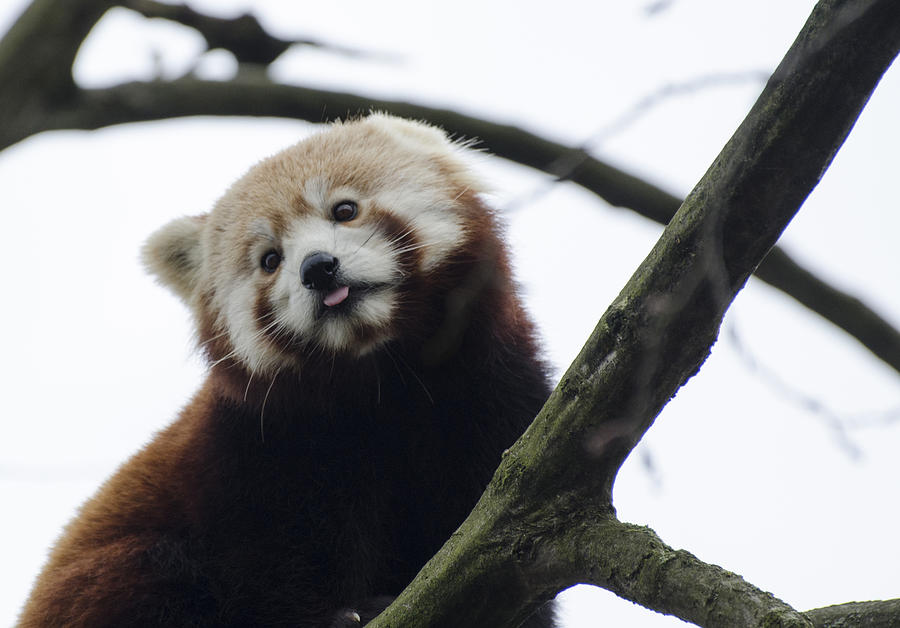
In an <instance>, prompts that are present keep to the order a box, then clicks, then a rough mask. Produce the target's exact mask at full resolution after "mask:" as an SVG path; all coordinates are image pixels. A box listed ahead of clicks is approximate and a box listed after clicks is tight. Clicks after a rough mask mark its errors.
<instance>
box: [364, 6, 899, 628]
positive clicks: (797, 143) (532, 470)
mask: <svg viewBox="0 0 900 628" xmlns="http://www.w3.org/2000/svg"><path fill="white" fill-rule="evenodd" d="M898 50H900V4H898V3H896V2H895V1H894V0H870V1H867V2H854V3H851V4H848V3H844V2H841V1H840V0H822V1H821V2H819V4H818V5H817V6H816V8H815V9H814V10H813V13H812V15H811V16H810V18H809V20H808V21H807V23H806V25H805V26H804V28H803V30H802V31H801V33H800V35H799V36H798V38H797V40H796V42H795V43H794V45H793V46H792V47H791V50H790V51H789V52H788V54H787V55H786V56H785V59H784V60H783V61H782V63H781V65H780V66H779V68H778V70H777V71H776V73H775V75H774V76H773V78H772V79H771V80H770V81H769V84H768V85H767V87H766V89H765V90H764V91H763V93H762V95H761V96H760V98H759V100H758V101H757V103H756V104H755V105H754V107H753V109H752V110H751V111H750V113H749V114H748V116H747V118H746V119H745V120H744V122H743V123H742V124H741V126H740V128H739V129H738V130H737V132H736V133H735V135H734V136H733V137H732V138H731V140H730V141H729V142H728V144H727V145H726V146H725V148H724V149H723V150H722V152H721V153H720V154H719V157H718V158H717V159H716V161H715V162H714V164H713V165H712V166H711V167H710V169H709V171H707V173H706V174H705V175H704V177H703V178H702V179H701V181H700V182H699V183H698V184H697V186H696V187H695V188H694V190H693V191H692V192H691V194H690V195H689V196H688V198H687V199H686V200H685V202H684V204H683V205H682V207H681V209H680V210H679V211H678V213H677V214H676V216H675V217H674V218H673V219H672V221H671V222H670V223H669V225H668V227H667V228H666V229H665V231H664V233H663V235H662V237H661V238H660V240H659V242H658V243H657V245H656V246H655V247H654V249H653V251H651V253H650V255H649V256H648V257H647V259H646V260H645V261H644V263H643V264H641V266H640V267H639V268H638V270H637V271H636V272H635V274H634V275H633V276H632V278H631V280H630V281H629V282H628V284H627V285H626V286H625V288H624V289H623V290H622V292H621V294H620V295H619V296H618V297H617V298H616V300H615V301H614V302H613V304H612V305H611V306H610V307H609V309H608V310H607V312H606V313H605V314H604V315H603V318H602V319H601V320H600V322H599V323H598V325H597V327H596V329H595V330H594V332H593V334H592V335H591V337H590V338H589V339H588V341H587V343H586V344H585V347H584V349H582V351H581V353H580V354H579V356H578V357H577V358H576V360H575V361H574V362H573V363H572V365H571V367H570V368H569V370H568V371H567V372H566V374H565V375H564V376H563V378H562V380H561V381H560V383H559V385H558V386H557V388H556V390H554V392H553V394H552V395H551V397H550V399H549V400H548V402H547V404H546V405H545V406H544V408H543V409H542V410H541V412H540V414H539V415H538V417H537V418H536V419H535V421H534V423H533V424H532V425H531V427H529V429H528V430H527V431H526V433H525V434H524V435H523V436H522V438H520V439H519V441H517V442H516V444H515V445H514V446H513V447H512V448H511V449H510V451H509V452H508V454H507V455H506V456H505V457H504V459H503V462H502V463H501V465H500V468H499V469H498V470H497V473H496V474H495V476H494V479H493V480H492V481H491V484H490V485H489V486H488V489H487V491H486V492H485V494H484V496H483V497H482V499H481V500H480V501H479V503H478V505H477V506H476V507H475V510H473V512H472V514H471V515H470V517H469V518H468V519H466V521H465V522H464V523H463V524H462V526H460V528H459V530H458V531H457V533H456V534H454V536H453V537H452V538H451V539H450V540H449V541H448V542H447V544H446V545H445V546H444V547H443V548H442V549H441V551H440V552H439V553H438V554H437V555H436V556H435V557H434V558H433V559H432V560H431V561H429V562H428V564H426V566H425V567H424V568H423V569H422V571H421V572H420V573H419V575H418V576H417V577H416V579H415V580H414V582H413V583H412V584H411V585H410V587H408V588H407V590H406V591H404V593H402V594H401V595H400V597H398V598H397V600H396V602H395V603H394V604H392V605H391V607H390V608H389V609H388V610H387V611H386V612H385V613H384V614H383V615H382V616H381V617H379V618H378V619H376V620H375V622H374V623H373V624H372V626H373V628H376V627H377V626H388V625H403V626H410V627H415V626H449V625H495V624H492V623H491V622H492V621H493V620H495V619H497V618H499V617H501V616H507V617H512V618H515V619H519V618H521V617H522V616H523V614H524V613H527V612H528V611H529V610H531V609H533V608H535V607H536V606H537V605H539V604H540V603H541V602H542V601H543V600H544V599H547V598H548V597H549V595H550V594H552V592H554V591H552V589H554V588H557V587H560V585H568V584H574V583H576V582H580V581H585V580H587V581H596V582H599V583H601V584H602V583H604V582H613V581H614V578H613V576H609V577H606V578H604V577H598V576H597V573H598V572H602V571H604V570H613V569H617V568H618V567H617V565H616V563H612V564H610V563H606V562H605V561H603V560H602V559H599V557H598V560H597V561H596V562H595V561H586V562H585V561H583V560H577V557H576V558H573V556H572V548H573V547H575V548H576V550H582V551H588V550H585V549H584V547H583V546H581V545H577V544H576V545H574V546H573V545H572V541H573V536H572V535H578V534H579V532H578V531H579V530H591V529H595V528H597V527H602V526H603V525H608V524H609V522H610V521H611V516H610V509H611V494H612V484H613V481H614V479H615V477H616V474H617V472H618V469H619V467H620V465H621V463H622V461H623V460H624V459H625V457H626V456H627V454H628V453H629V452H630V451H631V449H632V448H633V447H634V446H635V445H636V444H637V442H638V441H639V440H640V438H641V437H642V436H643V434H644V433H645V432H646V430H647V429H649V427H650V426H651V425H652V423H653V421H654V419H655V417H656V415H657V414H658V412H659V411H660V410H661V409H662V407H663V406H664V405H665V404H666V402H667V401H668V400H669V399H670V398H671V396H672V395H674V394H675V392H676V391H677V390H678V388H679V387H680V386H681V385H682V384H684V382H685V381H686V380H687V379H688V378H689V377H690V376H691V375H692V374H693V373H694V372H696V370H697V369H698V368H699V367H700V365H701V364H702V362H703V361H704V360H705V359H706V356H707V355H708V352H709V350H710V347H711V346H712V343H713V342H714V341H715V339H716V336H717V334H718V329H719V326H720V324H721V320H722V316H723V315H724V312H725V309H726V308H727V307H728V305H729V304H730V302H731V300H732V299H733V298H734V296H735V295H736V294H737V292H738V291H739V290H740V289H741V287H742V286H743V285H744V282H745V281H746V280H747V278H748V277H749V275H750V273H751V272H752V271H753V269H754V268H755V267H756V265H757V264H758V263H759V261H760V260H761V259H762V258H763V257H764V256H765V254H766V252H767V251H768V250H769V248H770V247H771V246H772V245H773V243H774V242H775V241H776V240H777V238H778V237H779V235H780V233H781V232H782V230H783V229H784V228H785V227H786V225H787V224H788V222H789V221H790V220H791V218H792V217H793V215H794V214H795V212H796V211H797V210H798V208H799V207H800V205H801V204H802V203H803V201H804V200H805V198H806V197H807V195H808V194H809V193H810V191H811V190H812V189H813V188H814V187H815V185H816V184H817V183H818V181H819V179H820V178H821V176H822V174H823V173H824V171H825V169H826V168H827V167H828V165H829V164H830V163H831V160H832V159H833V157H834V155H835V153H836V152H837V150H838V148H839V147H840V146H841V144H842V143H843V141H844V139H845V138H846V136H847V134H848V133H849V131H850V129H851V128H852V126H853V124H854V122H855V120H856V118H857V116H858V115H859V113H860V112H861V110H862V108H863V107H864V105H865V103H866V102H867V100H868V98H869V95H870V93H871V91H872V90H873V89H874V88H875V86H876V85H877V83H878V81H879V79H880V77H881V74H882V73H883V72H884V71H885V70H886V69H887V67H888V66H889V65H890V63H891V61H892V60H893V58H894V57H895V56H896V55H897V52H898ZM851 77H852V78H851ZM585 538H588V537H585ZM644 556H646V554H640V558H638V564H639V563H640V560H642V559H643V557H644ZM680 557H681V558H683V557H684V555H680ZM614 560H616V561H618V560H619V559H618V558H616V559H614ZM666 562H667V561H666V560H662V561H660V564H661V565H665V564H666ZM670 573H672V572H670ZM708 573H709V578H711V579H712V582H713V583H714V584H708V583H707V580H706V579H705V578H706V576H704V577H703V578H701V579H700V580H699V582H700V583H701V584H700V586H699V590H697V589H694V588H693V587H695V586H697V582H698V581H697V579H696V577H697V575H698V574H697V573H696V572H694V573H693V574H692V576H691V578H689V579H686V580H685V581H684V582H682V583H681V584H680V585H678V586H677V587H676V588H683V589H685V590H691V591H692V592H693V593H692V594H694V595H697V596H702V594H703V592H704V591H708V590H710V589H713V590H719V589H722V590H728V588H729V587H730V586H732V585H731V584H730V583H731V581H732V580H731V579H732V576H731V575H727V574H725V573H718V574H716V572H714V571H713V572H708ZM567 577H568V582H566V579H567ZM668 577H669V576H666V578H668ZM671 577H672V578H674V576H671ZM666 581H667V582H668V580H666ZM671 584H673V585H674V584H675V583H674V582H673V583H671ZM548 588H549V589H550V591H548ZM487 590H490V591H492V593H494V595H492V596H491V605H490V608H486V606H488V605H487V602H486V599H483V598H484V596H481V597H482V599H479V595H478V592H479V591H487ZM623 590H624V588H623ZM498 592H499V594H497V593H498ZM628 594H629V595H634V597H635V598H637V597H638V595H640V592H639V590H638V592H636V593H628ZM682 595H684V593H683V592H682V593H681V594H679V596H682ZM761 595H762V597H761V598H760V597H757V596H756V595H755V594H754V595H736V596H735V602H736V606H731V605H728V606H727V608H719V607H716V606H714V605H713V608H712V610H711V611H709V612H705V613H704V612H698V611H697V610H696V608H695V607H694V606H692V605H687V606H681V605H680V604H678V607H677V608H669V607H668V606H667V603H666V602H665V599H666V598H665V596H664V595H658V593H657V592H651V593H649V594H648V595H647V598H653V597H654V596H658V599H656V600H655V601H654V600H652V599H644V598H641V599H640V601H641V603H642V604H646V605H647V606H649V607H651V608H659V609H660V610H663V611H665V612H673V613H676V614H678V615H679V616H680V617H682V618H683V619H687V620H689V621H698V622H702V625H708V626H735V625H742V626H743V625H754V624H756V625H782V626H803V625H809V622H808V621H807V620H805V619H803V618H802V617H800V616H798V615H796V614H793V615H790V616H784V617H783V618H778V617H776V616H772V615H770V614H769V612H768V611H766V612H764V613H763V614H762V616H761V618H760V615H759V611H758V609H759V608H760V604H762V606H763V607H765V606H767V605H772V607H773V608H774V607H775V606H777V605H779V604H780V603H778V601H777V600H775V599H774V598H772V597H771V596H767V595H766V594H761ZM679 596H675V597H679ZM470 611H471V612H470ZM479 613H486V615H480V614H479ZM484 616H487V617H488V621H487V622H484V623H482V618H483V617H484ZM748 618H753V620H752V621H751V622H750V623H749V624H748V623H747V619H748ZM496 625H501V624H500V623H496Z"/></svg>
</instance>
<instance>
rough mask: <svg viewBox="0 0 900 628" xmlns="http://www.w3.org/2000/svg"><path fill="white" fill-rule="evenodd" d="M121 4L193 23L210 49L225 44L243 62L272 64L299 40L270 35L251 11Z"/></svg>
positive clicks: (131, 0) (142, 0)
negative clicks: (222, 13) (214, 12)
mask: <svg viewBox="0 0 900 628" xmlns="http://www.w3.org/2000/svg"><path fill="white" fill-rule="evenodd" d="M121 4H122V6H124V7H127V8H129V9H132V10H134V11H137V12H138V13H140V14H141V15H143V16H144V17H148V18H162V19H166V20H171V21H173V22H178V23H179V24H183V25H185V26H189V27H191V28H193V29H194V30H196V31H197V32H198V33H200V34H201V35H202V36H203V38H204V39H205V40H206V44H207V46H208V47H209V48H210V49H212V48H224V49H225V50H228V51H230V52H231V53H232V54H233V55H234V56H235V58H237V60H238V61H239V62H241V63H257V64H261V65H268V64H270V63H272V62H273V61H274V60H275V59H277V58H278V57H279V56H280V55H281V54H282V53H283V52H284V51H285V50H287V49H288V48H290V47H291V45H292V44H293V43H299V42H292V41H287V40H285V39H280V38H278V37H275V36H273V35H270V34H269V33H268V32H266V30H265V29H263V27H262V25H261V24H260V23H259V20H257V19H256V18H255V17H254V16H252V15H250V14H244V15H242V16H240V17H237V18H234V19H226V18H221V17H213V16H211V15H206V14H203V13H200V12H198V11H195V10H194V9H192V8H191V7H189V6H187V5H186V4H166V3H163V2H155V1H154V0H125V1H124V2H122V3H121Z"/></svg>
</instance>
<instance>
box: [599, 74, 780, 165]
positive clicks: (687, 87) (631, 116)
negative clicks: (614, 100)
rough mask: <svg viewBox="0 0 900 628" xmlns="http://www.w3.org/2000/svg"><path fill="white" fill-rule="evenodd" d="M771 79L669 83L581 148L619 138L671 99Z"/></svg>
mask: <svg viewBox="0 0 900 628" xmlns="http://www.w3.org/2000/svg"><path fill="white" fill-rule="evenodd" d="M770 75H771V72H768V71H765V70H748V71H746V72H721V73H717V74H707V75H705V76H699V77H697V78H694V79H691V80H688V81H681V82H678V83H668V84H667V85H663V86H662V87H659V88H658V89H655V90H653V92H651V93H649V94H647V95H646V96H644V97H643V98H641V99H640V100H639V101H637V102H636V103H635V104H633V105H632V106H631V107H628V109H626V110H625V112H624V113H622V114H621V115H619V116H617V117H616V118H614V119H613V120H612V121H611V122H609V123H608V124H606V125H604V126H603V127H602V128H600V129H598V130H597V131H595V132H594V133H593V134H592V135H591V137H590V138H589V139H588V140H587V141H586V142H584V143H583V144H582V147H583V148H584V149H585V150H591V149H596V148H597V147H598V146H599V145H600V144H602V143H603V142H605V141H607V140H609V139H610V138H612V137H613V136H615V135H618V134H619V133H621V132H622V131H624V130H625V129H627V128H628V127H630V126H631V125H632V124H634V123H635V122H637V121H638V120H639V119H640V118H642V117H643V116H645V115H646V114H648V113H649V112H650V110H651V109H654V108H655V107H658V106H659V105H661V104H662V103H663V102H665V101H666V100H669V99H671V98H675V97H679V96H687V95H691V94H696V93H697V92H701V91H704V90H707V89H711V88H719V87H731V86H734V85H744V84H747V83H757V84H759V85H760V86H762V85H765V83H766V81H767V80H768V79H769V76H770Z"/></svg>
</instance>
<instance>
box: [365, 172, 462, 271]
mask: <svg viewBox="0 0 900 628" xmlns="http://www.w3.org/2000/svg"><path fill="white" fill-rule="evenodd" d="M375 201H376V202H377V203H378V205H379V206H380V207H384V208H386V209H388V210H389V211H391V212H393V213H395V214H397V215H398V216H400V217H402V218H405V219H406V220H407V221H408V222H409V223H410V225H412V227H413V229H414V231H415V233H416V235H417V236H418V240H419V244H420V245H421V246H422V269H423V270H426V271H427V270H431V269H432V268H434V267H435V266H437V265H438V264H440V263H441V262H442V261H444V260H445V259H446V258H447V255H449V254H450V253H451V252H452V251H453V250H455V249H457V248H459V246H460V245H461V244H462V243H463V242H464V241H465V230H464V229H463V225H462V221H461V220H460V218H459V217H458V216H457V215H456V214H455V213H454V211H453V204H452V202H450V201H449V200H447V199H446V198H444V197H442V196H439V195H435V194H432V193H429V192H428V191H426V190H389V191H385V192H382V193H381V194H379V195H378V196H376V197H375Z"/></svg>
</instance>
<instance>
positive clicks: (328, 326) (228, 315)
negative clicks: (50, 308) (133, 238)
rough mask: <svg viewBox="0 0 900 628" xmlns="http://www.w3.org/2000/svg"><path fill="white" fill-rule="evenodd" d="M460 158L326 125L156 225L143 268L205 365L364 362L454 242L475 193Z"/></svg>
mask: <svg viewBox="0 0 900 628" xmlns="http://www.w3.org/2000/svg"><path fill="white" fill-rule="evenodd" d="M458 151H459V148H458V147H456V146H454V145H453V144H451V143H450V142H448V140H447V139H446V137H445V136H444V135H443V134H442V133H440V132H439V131H437V130H436V129H433V128H431V127H426V126H424V125H419V124H416V123H412V122H408V121H404V120H400V119H397V118H391V117H387V116H371V117H369V118H366V119H365V120H362V121H359V122H354V123H349V124H343V125H335V126H333V127H331V128H329V129H328V130H326V131H324V132H322V133H320V134H318V135H315V136H312V137H311V138H309V139H307V140H305V141H304V142H301V143H300V144H298V145H296V146H294V147H292V148H289V149H287V150H286V151H284V152H282V153H279V154H278V155H275V156H274V157H271V158H269V159H267V160H265V161H263V162H262V163H260V164H258V165H257V166H255V167H254V168H253V169H251V170H250V172H248V173H247V174H246V175H245V176H244V177H243V178H242V179H240V180H239V181H238V182H237V183H235V184H234V185H233V186H232V188H231V189H230V190H229V191H228V192H227V193H226V194H225V196H224V197H223V198H222V199H221V200H220V201H219V202H218V203H217V205H216V207H215V208H214V209H213V210H212V212H210V213H209V214H207V215H204V216H200V217H192V218H184V219H179V220H176V221H175V222H173V223H171V224H170V225H168V226H166V227H164V228H163V229H162V230H160V231H159V232H158V233H157V234H155V235H154V236H153V237H152V238H151V240H150V241H149V242H148V244H147V247H146V249H145V259H146V261H147V264H148V266H149V267H150V269H151V270H152V271H154V272H155V273H156V274H157V275H158V276H159V277H160V279H161V280H162V281H163V282H164V283H166V284H168V285H169V286H170V287H172V288H173V289H174V290H175V291H176V292H177V293H178V294H179V295H180V296H182V298H184V299H185V300H186V301H187V302H188V304H189V305H190V306H191V307H192V309H193V310H194V312H195V314H196V318H197V321H198V326H199V336H200V340H201V342H203V343H208V345H207V347H206V348H207V351H208V353H209V354H210V356H211V357H212V358H213V359H228V358H234V359H236V360H238V361H240V362H241V363H242V364H244V365H245V366H246V367H247V368H248V370H250V372H253V373H268V374H271V373H274V372H277V371H279V370H281V369H283V368H285V367H288V368H290V367H292V366H299V364H300V363H301V362H302V358H303V356H308V355H311V354H313V353H319V354H323V355H329V354H348V355H352V356H360V355H365V354H366V353H368V352H370V351H372V350H373V349H376V348H377V347H379V346H380V345H382V344H383V343H385V342H386V341H389V340H391V339H392V338H393V337H395V336H396V335H397V334H398V333H400V332H402V330H403V328H404V325H408V324H410V323H411V322H413V321H410V320H404V319H405V318H409V317H410V316H414V315H415V313H414V312H410V310H409V308H408V307H406V305H407V304H408V302H409V301H410V300H411V292H410V290H411V286H412V285H414V283H415V282H416V281H417V280H419V281H421V278H422V277H424V276H426V275H427V274H428V273H430V272H431V271H433V270H434V269H435V268H437V267H439V266H440V265H441V264H442V263H443V262H445V261H446V260H447V259H448V257H449V256H451V255H452V253H453V252H454V251H456V250H459V248H460V247H462V246H463V245H464V243H465V242H466V239H467V235H468V232H469V224H468V222H469V218H468V217H467V211H468V208H466V207H465V206H463V204H462V202H461V201H460V198H461V196H463V195H469V196H471V193H473V192H477V191H479V188H478V185H477V183H476V182H475V181H474V179H473V178H472V177H471V176H470V175H469V174H468V173H467V171H466V169H465V167H464V166H463V164H462V162H461V161H460V159H459V157H458Z"/></svg>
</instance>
